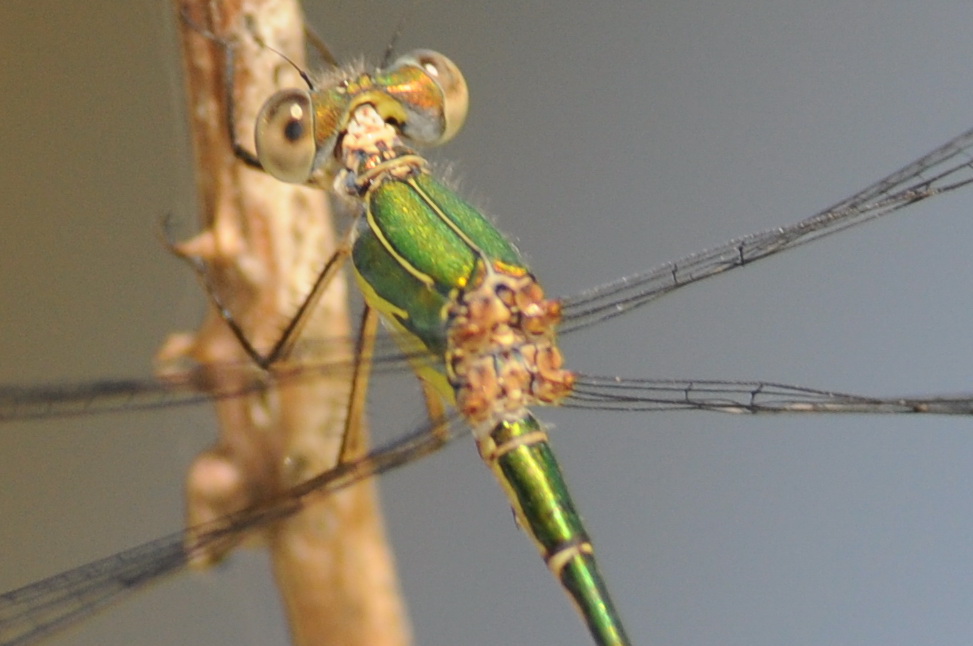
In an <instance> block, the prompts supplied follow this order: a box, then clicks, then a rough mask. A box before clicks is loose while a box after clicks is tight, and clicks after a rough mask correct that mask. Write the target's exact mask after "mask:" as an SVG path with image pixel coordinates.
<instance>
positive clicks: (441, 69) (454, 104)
mask: <svg viewBox="0 0 973 646" xmlns="http://www.w3.org/2000/svg"><path fill="white" fill-rule="evenodd" d="M403 59H405V60H408V61H409V62H410V63H411V64H413V65H416V66H418V67H420V68H421V69H422V70H423V71H424V72H425V73H426V74H428V75H429V78H431V79H433V81H435V82H436V85H438V86H439V89H440V90H442V93H443V105H442V114H443V120H444V122H445V123H444V128H443V133H442V135H441V136H440V137H439V140H438V141H436V142H435V143H436V144H441V143H444V142H447V141H449V140H450V139H452V138H453V135H455V134H456V133H457V132H458V131H459V129H460V128H462V127H463V122H464V121H466V113H467V112H468V111H469V106H470V91H469V88H468V87H467V85H466V79H465V78H463V73H462V72H461V71H460V70H459V68H458V67H456V63H454V62H453V61H451V60H449V59H448V58H446V57H445V56H443V55H442V54H440V53H439V52H434V51H432V50H429V49H417V50H415V51H413V52H409V54H407V55H406V56H403Z"/></svg>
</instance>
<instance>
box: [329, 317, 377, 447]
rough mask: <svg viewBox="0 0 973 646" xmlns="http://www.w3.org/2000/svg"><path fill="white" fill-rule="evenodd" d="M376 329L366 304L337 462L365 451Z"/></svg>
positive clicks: (356, 348)
mask: <svg viewBox="0 0 973 646" xmlns="http://www.w3.org/2000/svg"><path fill="white" fill-rule="evenodd" d="M377 332H378V312H376V311H375V310H374V309H373V308H371V307H369V306H367V305H366V306H365V309H364V310H363V311H362V317H361V327H360V328H359V331H358V343H357V345H356V347H355V358H354V361H355V369H354V373H353V374H352V378H351V393H350V394H349V395H348V412H347V414H346V415H345V430H344V434H343V435H342V436H341V449H340V450H339V451H338V464H343V463H346V462H352V461H354V460H357V459H358V458H361V457H362V456H363V455H364V454H365V453H366V451H367V450H368V446H367V442H366V438H365V437H364V426H363V425H362V419H363V417H364V415H365V400H366V395H367V394H368V379H369V377H371V373H372V358H373V355H374V351H375V336H376V334H377Z"/></svg>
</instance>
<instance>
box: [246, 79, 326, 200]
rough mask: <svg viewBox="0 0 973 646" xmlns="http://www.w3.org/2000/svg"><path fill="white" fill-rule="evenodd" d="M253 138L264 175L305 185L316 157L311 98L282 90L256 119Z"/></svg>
mask: <svg viewBox="0 0 973 646" xmlns="http://www.w3.org/2000/svg"><path fill="white" fill-rule="evenodd" d="M254 137H255V140H256V144H257V159H259V160H260V164H261V165H262V166H263V168H264V170H265V171H267V172H268V173H270V174H271V175H273V176H274V177H276V178H277V179H279V180H282V181H284V182H291V183H294V184H303V183H304V182H306V181H307V180H308V179H309V178H310V176H311V172H312V171H313V170H314V159H315V156H316V154H317V145H316V144H315V141H314V113H313V112H312V108H311V96H310V94H308V93H307V92H306V91H304V90H282V91H280V92H278V93H277V94H275V95H274V96H272V97H270V99H268V100H267V102H266V103H264V106H263V108H261V109H260V114H259V115H257V125H256V132H255V133H254Z"/></svg>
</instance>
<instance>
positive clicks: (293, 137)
mask: <svg viewBox="0 0 973 646" xmlns="http://www.w3.org/2000/svg"><path fill="white" fill-rule="evenodd" d="M284 137H285V138H286V139H287V141H291V142H294V141H300V140H301V139H302V138H303V137H304V125H303V124H302V123H301V122H300V121H298V120H297V119H291V120H290V121H288V122H287V125H286V126H284Z"/></svg>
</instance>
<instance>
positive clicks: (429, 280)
mask: <svg viewBox="0 0 973 646" xmlns="http://www.w3.org/2000/svg"><path fill="white" fill-rule="evenodd" d="M366 199H367V201H366V213H365V217H364V218H362V220H360V225H359V230H358V237H357V239H356V241H355V246H354V249H353V251H352V261H353V262H354V265H355V271H356V274H357V278H358V282H359V284H360V286H361V287H362V290H363V292H364V293H365V294H366V298H367V299H368V301H369V305H371V306H373V307H375V308H376V309H378V310H379V311H381V312H382V313H383V314H385V316H386V317H388V318H390V319H392V320H393V321H394V322H395V323H397V324H398V325H399V326H401V328H403V329H404V330H406V331H407V332H408V333H410V334H411V335H414V336H415V337H416V338H417V339H418V340H419V341H420V342H421V344H422V346H423V347H424V348H425V349H426V350H427V351H429V352H430V353H432V354H433V355H435V356H437V357H442V356H443V354H444V352H445V350H446V339H445V312H444V308H445V307H446V306H447V305H448V304H449V302H450V300H451V298H453V296H454V295H455V291H456V290H459V289H462V288H463V287H465V286H466V285H467V284H468V283H469V282H470V280H471V279H472V278H473V276H474V273H475V272H476V270H477V267H478V263H479V261H480V260H481V259H484V260H487V261H488V262H491V263H493V262H499V263H502V264H503V265H506V266H508V267H511V268H516V269H519V270H520V271H522V272H526V268H525V267H524V263H523V260H521V258H520V254H519V253H518V252H517V249H516V248H514V246H513V245H512V244H511V243H510V242H509V241H508V240H507V239H506V238H504V236H503V235H502V234H501V233H500V232H499V231H497V229H496V228H495V227H494V226H493V225H492V224H491V223H490V222H489V221H488V220H487V219H486V218H485V217H484V216H483V215H481V214H480V213H479V212H478V211H477V210H476V209H474V208H473V207H472V206H470V205H469V204H468V203H466V202H465V201H463V200H462V199H460V198H459V197H458V196H457V195H456V194H455V193H453V192H452V191H450V190H449V189H447V188H446V187H445V186H443V184H442V183H441V182H439V181H438V180H437V179H435V178H433V177H432V176H431V175H429V174H428V173H426V172H423V171H419V172H417V173H416V174H414V175H412V176H411V177H408V178H406V179H386V180H384V181H382V182H381V183H380V184H379V185H377V186H375V187H373V188H372V190H371V191H370V192H369V194H368V196H367V198H366Z"/></svg>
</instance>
